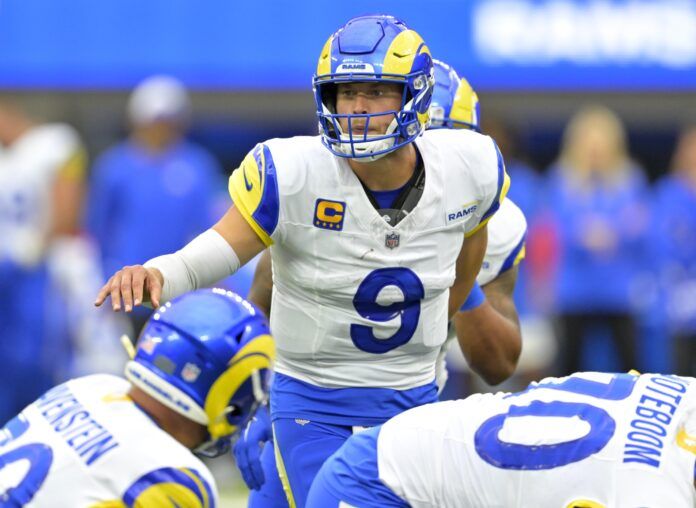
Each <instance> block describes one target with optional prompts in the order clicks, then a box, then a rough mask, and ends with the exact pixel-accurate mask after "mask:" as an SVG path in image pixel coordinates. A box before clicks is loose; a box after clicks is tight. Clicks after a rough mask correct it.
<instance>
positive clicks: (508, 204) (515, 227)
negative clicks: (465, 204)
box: [476, 198, 527, 286]
mask: <svg viewBox="0 0 696 508" xmlns="http://www.w3.org/2000/svg"><path fill="white" fill-rule="evenodd" d="M526 236H527V220H526V219H525V218H524V214H523V213H522V210H520V209H519V207H518V206H517V205H516V204H515V203H513V202H512V201H511V200H510V199H509V198H507V199H505V201H503V202H502V203H500V209H499V210H498V211H497V212H496V214H495V215H494V216H493V218H491V220H490V221H489V222H488V245H487V247H486V254H485V256H484V258H483V263H482V264H481V270H480V271H479V274H478V275H477V276H476V282H478V283H479V286H485V285H486V284H488V283H489V282H491V281H493V280H494V279H495V278H496V277H498V275H500V274H501V273H503V272H506V271H507V270H509V269H510V268H512V267H514V266H517V265H518V264H519V263H520V261H522V259H524V255H525V248H524V247H525V245H524V241H525V237H526Z"/></svg>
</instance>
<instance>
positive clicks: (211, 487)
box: [0, 289, 274, 508]
mask: <svg viewBox="0 0 696 508" xmlns="http://www.w3.org/2000/svg"><path fill="white" fill-rule="evenodd" d="M128 345H130V343H128ZM131 348H132V346H131ZM133 353H134V357H133V358H132V360H131V361H129V362H128V364H127V365H126V369H125V374H126V378H127V379H128V380H126V379H123V378H121V377H117V376H111V375H105V374H97V375H92V376H86V377H83V378H77V379H74V380H71V381H68V382H66V383H64V384H61V385H59V386H56V387H55V388H53V389H51V390H49V391H48V392H46V393H45V394H44V395H43V396H41V397H40V398H39V399H38V400H36V401H35V402H34V403H33V404H31V405H30V406H28V407H27V408H26V409H24V411H22V412H21V413H20V414H19V415H18V416H17V417H15V418H14V419H13V420H11V421H10V422H9V423H8V424H7V426H6V427H5V428H4V429H2V431H0V505H2V506H13V507H20V506H35V507H37V508H42V507H46V508H49V507H50V508H61V507H65V508H73V507H76V506H90V507H94V508H96V507H104V508H106V507H112V508H117V507H123V508H126V507H141V506H148V507H149V506H153V507H154V506H180V507H188V508H195V507H200V508H203V507H206V508H213V507H215V506H217V505H218V501H217V490H216V487H215V483H214V480H213V477H212V476H211V474H210V472H209V471H208V469H207V468H206V467H205V466H204V465H203V463H202V462H201V461H200V460H199V459H197V458H196V457H195V456H194V455H193V454H192V453H191V451H194V452H196V453H200V454H202V455H208V456H214V455H217V454H220V453H222V452H224V451H225V450H226V449H228V448H229V441H230V437H231V436H232V434H234V433H235V432H236V430H237V429H239V428H240V427H241V426H242V425H244V424H245V423H246V422H247V420H248V419H249V417H250V416H251V415H252V414H253V412H254V411H255V408H256V407H257V406H258V405H259V403H261V402H262V400H263V399H264V398H265V395H266V391H265V387H266V386H267V383H266V381H267V376H268V374H269V373H270V368H271V362H272V360H273V357H274V346H273V340H272V338H271V337H270V335H269V331H268V325H267V322H266V319H265V318H264V317H263V316H262V315H261V313H260V312H259V311H257V310H256V309H255V308H254V307H253V306H252V305H251V304H250V303H248V302H246V301H245V300H243V299H242V298H241V297H239V296H237V295H235V294H234V293H231V292H226V291H224V290H218V289H212V290H200V291H196V292H193V293H189V294H186V295H184V296H182V297H179V298H177V299H175V300H173V301H172V302H169V303H167V304H165V305H164V306H163V307H161V308H160V309H158V310H157V311H156V312H155V314H154V315H153V317H152V318H151V319H150V320H149V321H148V323H147V324H146V326H145V328H144V329H143V332H142V334H141V336H140V340H139V342H138V348H137V351H134V352H133Z"/></svg>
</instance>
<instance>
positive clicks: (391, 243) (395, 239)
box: [384, 232, 399, 249]
mask: <svg viewBox="0 0 696 508" xmlns="http://www.w3.org/2000/svg"><path fill="white" fill-rule="evenodd" d="M384 245H386V246H387V248H388V249H396V248H397V247H398V246H399V235H397V234H396V233H394V232H392V233H389V234H387V235H386V236H385V237H384Z"/></svg>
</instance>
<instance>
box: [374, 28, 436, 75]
mask: <svg viewBox="0 0 696 508" xmlns="http://www.w3.org/2000/svg"><path fill="white" fill-rule="evenodd" d="M421 53H427V54H430V50H429V49H428V46H426V45H425V42H424V41H423V39H422V38H421V36H420V35H418V34H417V33H416V32H414V31H413V30H404V31H403V32H401V33H400V34H399V35H397V36H396V37H394V40H393V41H392V42H391V44H390V45H389V49H388V50H387V54H386V56H385V57H384V67H383V69H382V72H383V73H384V74H408V73H410V72H411V68H412V67H413V61H414V59H415V58H416V56H418V55H420V54H421Z"/></svg>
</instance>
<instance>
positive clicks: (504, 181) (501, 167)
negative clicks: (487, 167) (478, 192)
mask: <svg viewBox="0 0 696 508" xmlns="http://www.w3.org/2000/svg"><path fill="white" fill-rule="evenodd" d="M491 141H492V143H493V147H494V148H495V153H496V156H497V157H498V191H497V192H496V194H495V199H494V200H493V203H491V206H490V208H489V209H488V210H487V211H486V213H484V214H483V216H482V217H481V221H480V222H485V221H486V220H488V219H489V218H490V217H491V216H492V215H493V214H494V213H495V212H497V211H498V208H500V202H501V201H502V200H503V199H505V194H507V188H508V187H509V185H510V183H509V182H510V181H509V177H508V176H507V174H506V173H505V162H504V161H503V154H501V153H500V149H499V148H498V145H497V144H496V143H495V141H493V140H491Z"/></svg>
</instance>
